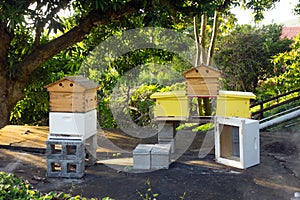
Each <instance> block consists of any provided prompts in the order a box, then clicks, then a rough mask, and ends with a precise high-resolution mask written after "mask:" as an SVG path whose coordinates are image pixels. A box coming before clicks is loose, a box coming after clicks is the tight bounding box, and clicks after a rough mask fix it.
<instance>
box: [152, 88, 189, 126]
mask: <svg viewBox="0 0 300 200" xmlns="http://www.w3.org/2000/svg"><path fill="white" fill-rule="evenodd" d="M150 98H152V99H156V106H155V110H154V118H155V120H167V121H168V120H169V121H177V120H179V121H183V120H187V118H188V116H189V101H188V98H187V97H186V95H185V91H172V92H156V93H154V94H152V95H151V97H150Z"/></svg>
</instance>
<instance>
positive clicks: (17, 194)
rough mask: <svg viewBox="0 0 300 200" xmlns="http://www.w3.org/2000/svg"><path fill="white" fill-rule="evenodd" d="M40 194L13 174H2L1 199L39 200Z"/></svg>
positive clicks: (0, 173) (0, 174)
mask: <svg viewBox="0 0 300 200" xmlns="http://www.w3.org/2000/svg"><path fill="white" fill-rule="evenodd" d="M39 196H40V195H39V193H38V192H37V191H35V190H32V188H31V185H30V184H29V183H28V182H26V181H24V180H22V179H19V178H17V177H15V176H14V175H13V174H7V173H5V172H0V199H24V200H27V199H28V200H29V199H38V198H39Z"/></svg>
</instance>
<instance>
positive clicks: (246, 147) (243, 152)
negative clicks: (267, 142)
mask: <svg viewBox="0 0 300 200" xmlns="http://www.w3.org/2000/svg"><path fill="white" fill-rule="evenodd" d="M220 124H223V125H229V126H236V127H239V149H240V153H239V155H240V157H239V158H240V159H239V161H237V160H233V159H229V158H224V157H221V145H220V142H221V141H220V134H221V132H222V130H220ZM259 154H260V148H259V122H258V121H257V120H252V119H246V118H234V117H216V122H215V157H216V162H218V163H221V164H224V165H228V166H232V167H236V168H240V169H245V168H248V167H251V166H254V165H257V164H259V162H260V156H259Z"/></svg>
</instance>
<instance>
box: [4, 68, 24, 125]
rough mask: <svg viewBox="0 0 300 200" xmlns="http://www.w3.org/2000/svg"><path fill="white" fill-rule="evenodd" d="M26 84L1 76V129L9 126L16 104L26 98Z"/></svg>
mask: <svg viewBox="0 0 300 200" xmlns="http://www.w3.org/2000/svg"><path fill="white" fill-rule="evenodd" d="M24 88H25V82H19V81H14V80H10V79H8V78H7V77H5V75H4V74H1V76H0V116H1V117H0V128H3V127H4V126H6V125H8V124H9V120H10V114H11V111H12V110H13V108H14V106H15V105H16V103H17V102H18V101H19V100H20V99H23V98H24V92H23V91H24Z"/></svg>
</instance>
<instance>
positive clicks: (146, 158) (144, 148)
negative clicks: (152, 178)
mask: <svg viewBox="0 0 300 200" xmlns="http://www.w3.org/2000/svg"><path fill="white" fill-rule="evenodd" d="M153 146H154V145H153V144H139V145H137V146H136V148H135V149H134V150H133V168H134V169H150V168H151V150H152V148H153Z"/></svg>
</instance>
